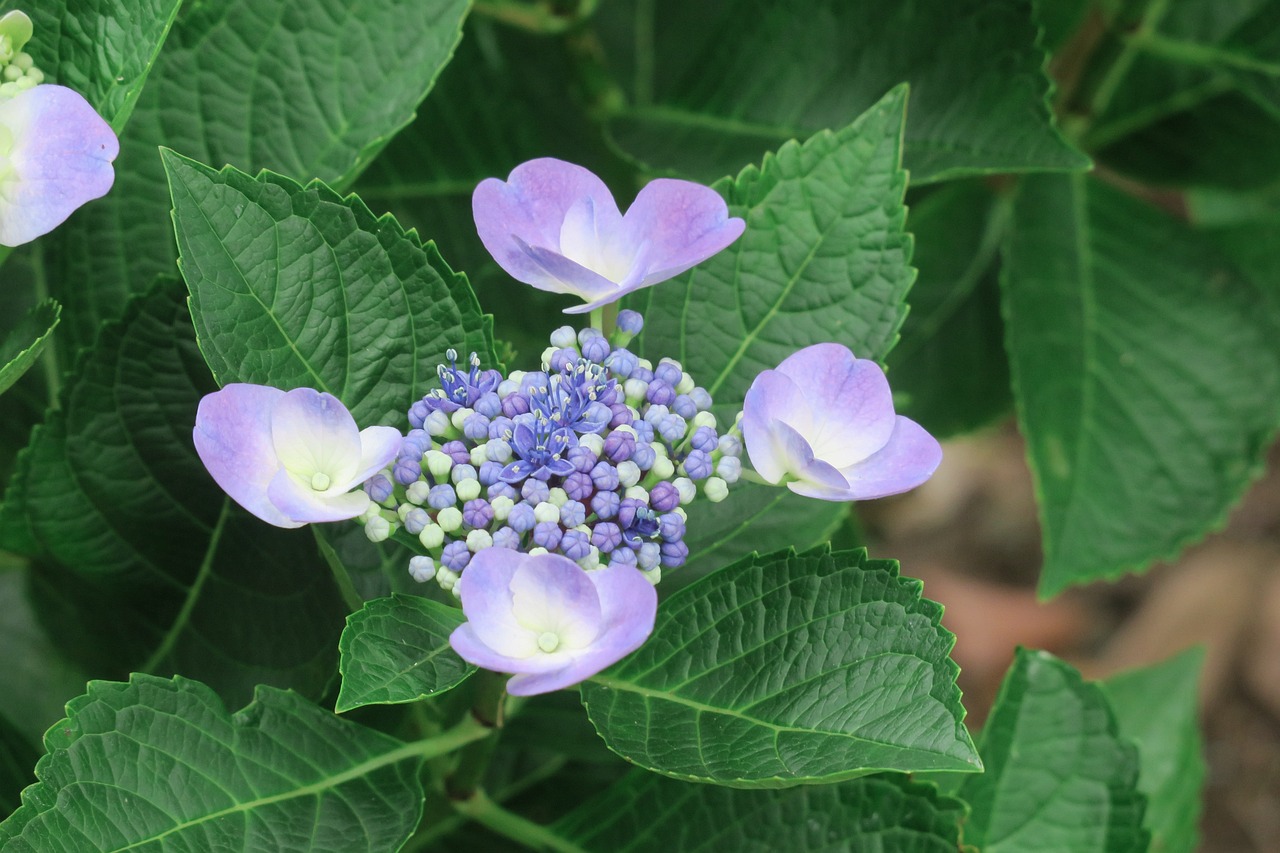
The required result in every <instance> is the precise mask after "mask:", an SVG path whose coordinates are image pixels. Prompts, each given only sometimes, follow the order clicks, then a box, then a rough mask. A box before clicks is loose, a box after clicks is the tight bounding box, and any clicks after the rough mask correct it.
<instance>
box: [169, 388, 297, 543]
mask: <svg viewBox="0 0 1280 853" xmlns="http://www.w3.org/2000/svg"><path fill="white" fill-rule="evenodd" d="M283 397H284V392H283V391H281V390H280V389H278V388H269V387H267V386H265V385H248V384H242V383H233V384H230V385H227V386H226V387H225V388H223V389H222V390H221V391H215V392H214V393H212V394H208V395H206V396H205V397H204V398H203V399H202V400H201V401H200V406H199V408H198V409H197V410H196V426H195V430H194V432H193V435H192V437H193V438H194V439H195V445H196V453H197V454H199V456H200V461H201V462H203V463H204V467H205V468H207V469H208V470H209V473H210V474H211V475H212V476H213V479H214V481H215V482H217V484H218V485H219V486H221V487H222V490H223V491H224V492H226V493H227V494H228V495H230V496H231V499H232V500H234V501H235V502H236V503H238V504H240V506H242V507H244V508H245V509H247V510H248V511H249V512H251V513H253V514H254V515H256V516H257V517H258V518H260V519H262V520H263V521H265V522H267V523H268V524H274V525H275V526H276V527H301V526H302V522H300V521H295V520H294V519H292V518H290V517H289V516H287V515H285V514H284V513H283V512H281V511H280V510H279V509H278V508H277V507H276V505H275V504H273V503H272V502H271V500H270V498H268V497H267V488H268V486H269V485H270V484H271V481H272V479H273V478H274V477H275V476H276V473H277V472H278V471H279V470H280V460H279V459H278V458H277V457H276V452H275V446H274V444H273V443H272V440H271V411H272V409H273V408H274V407H275V404H276V403H277V402H279V401H280V400H281V399H283Z"/></svg>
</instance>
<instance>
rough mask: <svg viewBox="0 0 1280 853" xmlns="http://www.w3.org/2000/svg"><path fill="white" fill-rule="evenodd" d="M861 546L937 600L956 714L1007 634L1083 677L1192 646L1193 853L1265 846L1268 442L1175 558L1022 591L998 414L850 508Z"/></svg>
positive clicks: (1274, 737) (1273, 746) (1023, 537)
mask: <svg viewBox="0 0 1280 853" xmlns="http://www.w3.org/2000/svg"><path fill="white" fill-rule="evenodd" d="M860 509H861V510H863V512H862V517H863V518H864V520H865V522H866V524H867V528H868V531H867V532H868V539H869V541H870V547H871V553H872V556H891V557H893V558H895V559H898V560H901V562H902V571H903V574H905V575H909V576H912V577H918V578H921V579H922V580H923V581H924V583H925V594H926V595H927V596H928V597H929V598H931V599H933V600H935V601H939V602H941V603H942V604H944V605H945V606H946V614H945V615H944V617H943V620H942V621H943V624H944V625H946V627H947V628H949V629H950V630H951V631H953V632H954V633H955V634H956V636H957V637H958V639H957V642H956V647H955V651H954V657H955V659H956V661H957V662H958V663H959V664H960V667H961V675H960V686H961V688H962V689H963V690H964V696H965V707H966V708H968V710H969V722H971V723H972V724H973V725H974V726H975V727H977V726H980V725H981V724H982V721H983V720H984V719H985V718H986V715H987V712H988V710H989V708H990V705H991V702H992V700H993V699H994V698H995V694H996V690H997V689H998V688H999V686H1000V680H1001V678H1002V677H1003V675H1004V672H1005V669H1006V668H1007V667H1008V665H1009V663H1010V661H1011V660H1012V657H1013V650H1014V648H1015V647H1016V646H1019V645H1022V646H1028V647H1033V648H1040V649H1047V650H1048V651H1051V652H1053V653H1054V654H1056V655H1059V656H1061V657H1063V658H1065V659H1066V660H1068V661H1070V662H1071V663H1072V664H1074V665H1076V666H1077V667H1079V668H1080V669H1081V671H1082V672H1084V674H1085V675H1086V676H1087V677H1089V678H1106V677H1108V676H1110V675H1111V674H1113V673H1115V672H1118V671H1120V670H1124V669H1129V668H1132V667H1135V666H1143V665H1146V664H1151V663H1156V662H1159V661H1161V660H1164V659H1166V658H1168V657H1170V656H1171V655H1173V654H1175V653H1177V652H1179V651H1181V650H1183V649H1185V648H1188V647H1189V646H1192V645H1196V644H1200V645H1204V646H1205V647H1206V649H1207V658H1206V663H1205V670H1204V675H1203V680H1202V683H1201V690H1200V702H1201V720H1202V725H1203V728H1204V732H1205V738H1206V740H1205V749H1206V759H1207V761H1208V765H1209V781H1208V786H1207V792H1206V794H1207V797H1206V806H1205V811H1204V815H1203V818H1202V821H1201V847H1200V849H1201V850H1202V851H1205V853H1252V851H1257V853H1264V851H1268V852H1269V851H1273V850H1276V849H1280V841H1278V840H1277V839H1280V451H1274V452H1273V454H1272V459H1271V465H1270V468H1269V471H1268V474H1267V475H1266V476H1265V477H1264V478H1263V479H1262V480H1260V481H1259V482H1257V483H1255V484H1254V486H1253V488H1251V489H1250V490H1249V492H1248V493H1247V494H1246V496H1245V499H1244V500H1243V501H1242V502H1241V504H1240V505H1239V506H1237V507H1236V508H1235V510H1234V512H1233V513H1232V514H1231V517H1230V520H1229V522H1228V524H1227V527H1226V528H1225V529H1224V530H1222V531H1220V532H1217V533H1214V534H1211V535H1210V536H1209V537H1207V538H1206V539H1205V540H1204V541H1203V542H1202V543H1200V544H1199V545H1196V546H1195V547H1193V548H1191V549H1189V550H1188V551H1186V552H1185V553H1184V554H1183V555H1182V556H1181V557H1180V558H1179V559H1178V560H1177V561H1175V562H1173V563H1169V564H1162V565H1158V566H1156V567H1154V568H1153V569H1151V570H1150V571H1149V572H1147V573H1145V574H1144V575H1142V576H1138V577H1128V578H1125V579H1123V580H1121V581H1119V582H1117V583H1112V584H1108V583H1096V584H1092V585H1089V586H1085V587H1080V588H1076V589H1072V590H1069V591H1068V592H1066V593H1064V594H1062V595H1060V596H1058V597H1056V598H1054V599H1052V600H1050V601H1047V602H1042V601H1039V600H1037V598H1036V594H1035V584H1036V580H1037V577H1038V572H1039V565H1040V552H1039V531H1038V525H1037V520H1036V511H1035V502H1034V498H1033V492H1032V485H1031V476H1030V474H1029V472H1028V470H1027V467H1026V463H1025V460H1024V457H1023V447H1022V441H1021V439H1020V437H1019V436H1018V434H1017V431H1016V430H1015V429H1014V427H1013V425H1012V424H1005V425H1003V426H1001V427H999V428H996V429H992V430H989V431H987V432H984V433H982V434H980V435H977V436H972V437H968V438H964V439H960V440H956V441H952V442H949V443H948V444H947V445H946V454H945V460H944V462H943V465H942V467H941V468H940V469H939V470H938V473H937V474H936V475H935V476H934V478H933V479H932V480H931V481H930V482H929V483H927V484H926V485H925V486H924V487H922V488H920V489H918V490H916V491H915V492H912V493H910V494H907V495H903V496H901V497H898V498H890V499H887V500H883V501H876V502H872V503H869V504H864V505H862V506H861V507H860Z"/></svg>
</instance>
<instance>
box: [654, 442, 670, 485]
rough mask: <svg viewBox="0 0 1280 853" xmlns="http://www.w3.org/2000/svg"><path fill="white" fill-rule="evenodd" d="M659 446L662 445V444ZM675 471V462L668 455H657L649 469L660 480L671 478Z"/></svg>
mask: <svg viewBox="0 0 1280 853" xmlns="http://www.w3.org/2000/svg"><path fill="white" fill-rule="evenodd" d="M658 446H659V447H661V446H662V445H658ZM675 472H676V466H675V464H674V463H673V462H672V461H671V460H670V459H668V458H667V457H666V456H655V457H654V459H653V467H652V468H650V469H649V473H650V474H652V475H653V476H655V477H657V478H658V479H659V480H670V479H671V475H672V474H674V473H675Z"/></svg>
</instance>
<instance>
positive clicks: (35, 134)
mask: <svg viewBox="0 0 1280 853" xmlns="http://www.w3.org/2000/svg"><path fill="white" fill-rule="evenodd" d="M0 126H3V128H4V130H6V131H7V132H8V134H11V135H12V137H13V147H12V149H11V150H10V151H9V152H8V158H9V165H10V166H11V167H12V169H13V171H12V172H11V173H9V174H8V175H4V176H2V177H0V244H3V245H5V246H17V245H21V244H22V243H27V242H30V241H31V240H34V239H35V238H36V237H39V236H40V235H41V234H46V233H48V232H49V231H52V230H53V229H54V228H56V227H57V226H58V225H60V224H62V222H63V221H64V220H65V219H66V218H67V217H68V216H70V215H71V214H72V212H73V211H75V210H76V208H78V207H80V206H81V205H82V204H84V203H85V202H88V201H91V200H92V199H95V198H99V197H101V196H103V195H106V193H107V191H108V190H110V189H111V184H112V183H113V182H114V181H115V171H114V169H113V168H112V165H111V162H112V161H113V160H115V158H116V155H117V154H119V152H120V143H119V141H118V140H117V139H116V135H115V133H113V132H112V130H111V127H110V126H109V125H108V124H107V123H106V122H105V121H103V120H102V118H101V117H100V116H99V115H98V114H97V113H96V112H94V109H93V107H92V106H90V105H89V102H88V101H86V100H85V99H84V98H82V97H81V96H80V95H79V94H77V93H76V92H73V91H72V90H70V89H67V88H65V87H63V86H54V85H42V86H36V87H34V88H32V89H28V90H27V91H25V92H21V93H19V94H17V95H15V96H14V97H13V98H11V99H9V100H8V101H5V102H4V103H0ZM3 153H4V152H3V151H0V154H3ZM3 171H4V170H3V169H2V168H0V172H3Z"/></svg>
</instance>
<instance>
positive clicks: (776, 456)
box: [742, 344, 942, 501]
mask: <svg viewBox="0 0 1280 853" xmlns="http://www.w3.org/2000/svg"><path fill="white" fill-rule="evenodd" d="M742 438H743V441H744V442H745V443H746V446H747V455H748V456H749V457H750V459H751V464H752V466H753V467H754V468H755V469H756V473H757V474H759V475H760V476H761V477H762V478H763V479H764V480H766V481H768V482H770V483H775V484H782V483H785V484H786V486H787V488H789V489H791V491H793V492H796V493H797V494H801V495H806V496H808V497H811V498H821V499H823V500H829V501H850V500H867V499H869V498H881V497H884V496H886V495H894V494H897V493H899V492H905V491H907V490H908V489H914V488H915V487H916V486H918V485H920V484H921V483H923V482H924V481H925V480H927V479H929V477H930V475H932V474H933V472H934V469H936V468H937V467H938V463H940V462H941V461H942V448H941V447H940V446H939V444H938V442H937V440H936V439H935V438H934V437H933V436H931V435H929V433H927V432H925V430H924V428H923V427H921V426H920V425H919V424H917V423H916V422H915V421H913V420H910V419H909V418H904V417H902V416H900V415H897V414H895V413H894V411H893V396H892V394H891V393H890V391H889V382H888V380H887V379H885V375H884V371H883V370H881V369H880V366H879V365H877V364H876V363H875V362H874V361H870V360H868V359H859V358H855V357H854V355H853V353H852V352H850V351H849V349H848V347H844V346H841V345H840V344H815V345H814V346H810V347H805V348H804V349H802V350H800V351H799V352H796V353H794V354H792V355H791V356H788V357H787V358H786V359H785V360H784V361H783V362H782V363H781V364H779V365H778V367H777V369H775V370H766V371H764V372H762V373H761V374H760V375H759V376H757V377H756V378H755V381H754V382H752V383H751V388H750V389H748V391H747V396H746V399H745V401H744V402H743V415H742Z"/></svg>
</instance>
